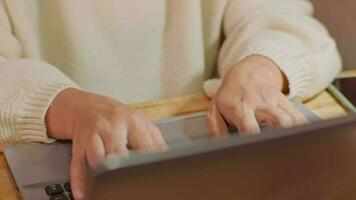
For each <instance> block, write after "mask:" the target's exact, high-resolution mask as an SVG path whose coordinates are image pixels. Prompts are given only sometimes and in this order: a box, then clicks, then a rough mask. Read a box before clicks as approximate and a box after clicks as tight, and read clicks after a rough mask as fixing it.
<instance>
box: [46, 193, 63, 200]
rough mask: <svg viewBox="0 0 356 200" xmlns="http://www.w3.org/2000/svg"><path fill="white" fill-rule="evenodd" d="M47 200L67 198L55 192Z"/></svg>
mask: <svg viewBox="0 0 356 200" xmlns="http://www.w3.org/2000/svg"><path fill="white" fill-rule="evenodd" d="M49 200H68V198H67V197H66V195H64V194H56V195H53V196H51V197H50V198H49Z"/></svg>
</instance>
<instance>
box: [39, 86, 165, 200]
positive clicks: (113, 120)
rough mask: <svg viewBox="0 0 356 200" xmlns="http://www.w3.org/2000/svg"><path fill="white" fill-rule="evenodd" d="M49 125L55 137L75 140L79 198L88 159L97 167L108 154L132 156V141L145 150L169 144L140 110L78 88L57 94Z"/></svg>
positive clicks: (75, 190)
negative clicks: (129, 149) (129, 151)
mask: <svg viewBox="0 0 356 200" xmlns="http://www.w3.org/2000/svg"><path fill="white" fill-rule="evenodd" d="M46 125H47V130H48V132H49V135H50V136H51V137H53V138H56V139H65V140H67V139H70V140H72V141H73V147H72V160H71V166H70V179H71V185H72V191H73V195H74V197H75V199H83V198H84V194H85V183H86V173H85V171H86V164H87V163H88V164H89V166H90V167H92V168H95V167H96V166H98V165H100V164H101V163H102V161H103V160H104V158H105V156H108V155H112V154H115V155H117V154H119V155H122V156H128V148H127V146H128V145H129V146H130V147H131V148H132V149H134V150H138V151H142V152H150V151H157V150H164V149H166V148H167V145H166V142H165V140H164V138H163V137H162V135H161V132H160V130H159V129H158V128H157V127H156V126H155V125H154V124H153V123H152V122H151V121H149V120H147V119H146V118H145V117H144V116H143V114H141V113H140V112H138V111H134V110H132V109H130V108H129V107H127V106H125V105H124V104H122V103H120V102H118V101H116V100H114V99H111V98H108V97H105V96H101V95H97V94H93V93H89V92H85V91H82V90H78V89H66V90H63V91H62V92H60V93H59V94H58V95H57V97H56V98H55V99H54V101H53V103H52V105H51V106H50V108H49V110H48V112H47V115H46Z"/></svg>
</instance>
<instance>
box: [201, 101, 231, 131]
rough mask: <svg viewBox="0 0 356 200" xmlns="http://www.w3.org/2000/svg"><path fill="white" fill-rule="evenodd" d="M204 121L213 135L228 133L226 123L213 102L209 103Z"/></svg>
mask: <svg viewBox="0 0 356 200" xmlns="http://www.w3.org/2000/svg"><path fill="white" fill-rule="evenodd" d="M205 123H206V125H207V127H208V129H209V131H210V134H211V135H212V136H214V137H221V136H224V135H227V134H228V133H229V131H228V128H227V124H226V123H225V120H224V118H223V117H222V115H221V113H220V112H219V110H218V108H217V106H216V104H215V103H214V102H211V103H210V104H209V107H208V110H207V113H206V118H205Z"/></svg>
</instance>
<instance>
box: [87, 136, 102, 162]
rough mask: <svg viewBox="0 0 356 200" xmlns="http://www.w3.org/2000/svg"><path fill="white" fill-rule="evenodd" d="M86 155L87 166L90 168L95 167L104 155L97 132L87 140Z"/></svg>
mask: <svg viewBox="0 0 356 200" xmlns="http://www.w3.org/2000/svg"><path fill="white" fill-rule="evenodd" d="M86 157H87V160H88V163H89V166H90V167H92V168H96V167H97V166H99V165H100V164H101V163H102V162H103V160H104V157H105V147H104V143H103V141H102V139H101V137H100V135H99V134H94V135H93V137H92V139H91V140H90V141H89V144H88V148H87V151H86Z"/></svg>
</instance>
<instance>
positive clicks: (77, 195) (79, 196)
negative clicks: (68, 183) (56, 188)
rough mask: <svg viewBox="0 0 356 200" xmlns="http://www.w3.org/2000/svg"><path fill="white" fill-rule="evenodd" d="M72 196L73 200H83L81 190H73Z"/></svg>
mask: <svg viewBox="0 0 356 200" xmlns="http://www.w3.org/2000/svg"><path fill="white" fill-rule="evenodd" d="M73 194H74V198H75V199H84V194H83V192H82V191H81V190H74V191H73Z"/></svg>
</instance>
